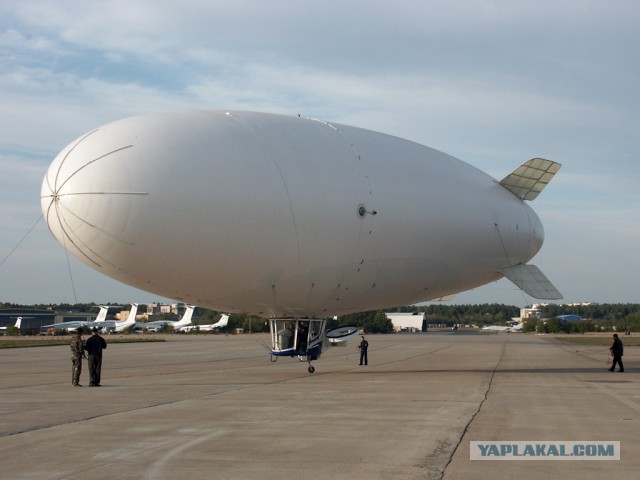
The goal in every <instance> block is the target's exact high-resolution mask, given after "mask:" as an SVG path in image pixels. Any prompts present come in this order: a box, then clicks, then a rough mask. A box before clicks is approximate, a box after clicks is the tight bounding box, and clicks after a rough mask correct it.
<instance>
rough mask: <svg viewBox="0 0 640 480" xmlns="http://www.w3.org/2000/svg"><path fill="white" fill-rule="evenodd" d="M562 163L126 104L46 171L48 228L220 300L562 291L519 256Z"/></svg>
mask: <svg viewBox="0 0 640 480" xmlns="http://www.w3.org/2000/svg"><path fill="white" fill-rule="evenodd" d="M559 168H560V164H559V163H556V162H553V161H550V160H546V159H541V158H534V159H531V160H529V161H527V162H525V163H524V164H522V165H521V166H519V167H518V168H516V169H515V170H514V171H513V172H512V173H511V174H509V175H507V176H506V177H505V178H504V179H503V180H501V181H498V180H496V179H494V178H493V177H491V176H490V175H488V174H486V173H484V172H482V171H481V170H479V169H477V168H475V167H473V166H471V165H469V164H467V163H465V162H463V161H461V160H459V159H457V158H454V157H452V156H450V155H447V154H445V153H442V152H440V151H437V150H435V149H432V148H429V147H426V146H424V145H420V144H418V143H415V142H412V141H409V140H404V139H401V138H398V137H394V136H391V135H386V134H383V133H378V132H374V131H371V130H366V129H362V128H357V127H353V126H348V125H342V124H338V123H332V122H328V121H321V120H317V119H313V118H305V117H300V116H285V115H278V114H271V113H260V112H248V111H224V110H214V111H210V110H183V111H173V112H159V113H150V114H145V115H139V116H134V117H130V118H125V119H122V120H118V121H115V122H112V123H109V124H106V125H104V126H101V127H99V128H96V129H94V130H92V131H90V132H88V133H86V134H85V135H82V136H81V137H79V138H78V139H76V140H74V141H73V142H71V143H70V144H69V145H68V146H67V147H66V148H64V149H63V150H62V151H61V152H60V154H59V155H58V156H57V157H56V158H55V159H54V160H53V162H52V163H51V165H50V167H49V168H48V171H47V173H46V175H45V178H44V181H43V184H42V191H41V205H42V211H43V214H44V217H45V219H46V222H47V224H48V226H49V229H50V230H51V232H52V233H53V235H54V236H55V238H56V239H57V240H58V241H59V242H60V243H61V244H62V245H63V246H64V247H65V248H66V249H67V250H68V251H69V252H70V253H72V254H73V255H75V256H76V257H77V258H78V259H80V260H81V261H82V262H84V263H85V264H87V265H89V266H90V267H92V268H94V269H96V270H98V271H100V272H102V273H103V274H105V275H108V276H110V277H112V278H114V279H116V280H118V281H120V282H123V283H126V284H129V285H132V286H134V287H137V288H139V289H142V290H146V291H149V292H152V293H155V294H158V295H162V296H165V297H169V298H174V299H176V300H179V301H182V302H185V303H188V304H197V305H201V306H203V307H208V308H212V309H215V310H217V311H223V312H227V313H246V314H250V315H255V316H260V317H265V318H271V319H275V318H277V319H286V318H294V319H314V318H329V317H332V316H334V315H344V314H348V313H354V312H360V311H368V310H376V309H384V308H389V307H395V306H400V305H409V304H415V303H419V302H423V301H428V300H434V299H442V298H446V297H449V296H451V295H455V294H456V293H458V292H462V291H465V290H469V289H472V288H475V287H478V286H481V285H484V284H486V283H489V282H492V281H495V280H498V279H500V278H502V277H507V278H508V279H510V280H511V281H512V282H513V283H515V284H516V285H517V286H518V287H519V288H521V289H522V290H524V291H525V292H526V293H527V294H529V295H531V296H532V297H535V298H541V299H558V298H561V297H562V296H561V295H560V293H559V292H558V290H557V289H556V288H555V287H554V286H553V284H551V282H550V281H549V280H548V279H547V278H546V276H545V275H544V274H543V273H542V272H541V271H540V270H539V269H538V268H537V267H536V266H535V265H532V264H530V263H528V262H529V261H530V260H531V259H532V258H533V257H534V256H535V255H536V253H537V252H538V251H539V250H540V248H541V246H542V243H543V240H544V229H543V227H542V223H541V222H540V219H539V218H538V216H537V215H536V214H535V212H534V211H533V210H532V208H531V207H530V206H529V202H530V201H532V200H533V199H535V198H536V197H537V195H538V194H539V193H540V192H541V191H542V189H543V188H544V187H545V186H546V185H547V184H548V183H549V181H550V180H551V178H553V176H554V174H555V173H556V172H557V171H558V170H559Z"/></svg>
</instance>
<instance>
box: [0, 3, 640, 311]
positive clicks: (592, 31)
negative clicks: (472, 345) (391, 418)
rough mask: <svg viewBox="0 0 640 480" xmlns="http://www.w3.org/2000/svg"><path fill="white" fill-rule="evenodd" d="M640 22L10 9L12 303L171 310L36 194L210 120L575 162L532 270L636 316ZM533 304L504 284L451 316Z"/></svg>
mask: <svg viewBox="0 0 640 480" xmlns="http://www.w3.org/2000/svg"><path fill="white" fill-rule="evenodd" d="M638 25H640V3H639V2H637V1H625V0H616V1H609V0H601V1H594V0H574V1H562V0H554V1H551V0H549V1H529V2H527V1H521V2H513V1H509V0H505V1H489V0H479V1H474V0H466V1H462V0H448V1H446V2H445V1H434V0H395V1H393V2H372V1H371V0H363V1H361V0H354V1H349V0H339V1H338V0H335V1H334V0H325V1H322V2H317V1H316V2H310V1H306V0H290V1H284V0H271V1H269V2H265V1H262V0H234V1H233V2H229V1H228V0H223V1H217V0H181V1H180V2H177V1H168V0H136V1H135V2H130V1H121V0H111V1H109V2H86V1H67V0H47V1H41V0H37V1H32V0H17V1H14V0H4V1H3V2H2V3H1V4H0V99H1V101H0V127H1V128H0V302H9V303H19V304H40V303H45V304H48V303H56V304H59V303H87V302H96V303H104V302H114V303H129V302H139V303H149V302H154V301H170V299H165V298H162V297H159V296H157V295H155V294H152V293H147V292H143V291H140V290H137V289H134V288H131V287H128V286H126V285H123V284H121V283H119V282H117V281H115V280H112V279H110V278H108V277H105V276H104V275H102V274H100V273H98V272H95V271H93V270H92V269H90V268H89V267H87V266H85V265H84V264H82V263H81V262H80V261H78V260H76V259H75V258H74V257H71V256H67V254H66V252H65V250H64V248H63V247H62V246H61V245H60V244H58V243H57V242H56V240H55V239H54V238H53V236H52V235H51V234H50V232H49V231H48V228H47V226H46V224H45V223H44V221H43V220H42V219H40V216H41V214H42V212H41V210H40V187H41V183H42V179H43V178H44V174H45V172H46V169H47V167H48V165H49V163H50V162H51V161H52V160H53V159H54V158H55V156H56V155H57V153H58V152H59V151H60V150H62V149H63V148H64V147H65V146H66V145H67V144H68V143H70V142H71V141H72V140H74V139H75V138H77V137H78V136H80V135H81V134H83V133H85V132H87V131H89V130H92V129H94V128H95V127H98V126H100V125H103V124H105V123H108V122H111V121H114V120H118V119H120V118H124V117H127V116H131V115H136V114H140V113H146V112H152V111H164V110H174V109H183V108H198V109H203V108H204V109H242V110H252V111H264V112H273V113H283V114H290V115H297V114H301V115H304V116H310V117H314V118H318V119H322V120H327V121H333V122H337V123H344V124H349V125H354V126H358V127H362V128H367V129H371V130H375V131H379V132H383V133H387V134H391V135H396V136H399V137H402V138H406V139H409V140H412V141H415V142H418V143H421V144H424V145H428V146H430V147H433V148H436V149H438V150H441V151H444V152H446V153H448V154H450V155H453V156H455V157H457V158H460V159H461V160H464V161H465V162H467V163H469V164H471V165H474V166H476V167H478V168H480V169H481V170H484V171H485V172H487V173H488V174H490V175H491V176H493V177H495V178H497V179H501V178H503V177H504V176H505V175H507V174H508V173H510V172H511V171H512V170H513V169H515V168H516V167H517V166H518V165H520V164H521V163H523V162H524V161H526V160H528V159H530V158H534V157H542V158H548V159H550V160H554V161H557V162H559V163H562V165H563V166H562V168H561V170H560V172H559V173H558V174H557V175H556V177H555V178H554V179H553V181H552V182H551V184H550V185H549V186H548V187H547V188H546V189H545V190H544V192H543V193H542V194H541V195H540V196H539V197H538V198H537V199H536V200H535V201H534V202H532V204H531V206H532V207H533V208H534V210H535V211H536V213H537V214H538V216H539V217H540V219H541V221H542V223H543V224H544V227H545V235H546V237H545V243H544V245H543V247H542V250H541V251H540V252H539V253H538V255H537V256H536V257H535V258H534V259H533V260H532V261H531V262H530V263H533V264H535V265H537V266H538V267H539V268H540V269H541V270H542V271H543V272H544V273H545V274H546V276H547V277H548V278H549V279H550V280H551V281H552V283H553V284H554V285H555V286H556V287H557V288H558V290H560V291H561V292H562V293H563V295H564V300H562V301H559V302H555V303H574V302H598V303H640V281H639V280H638V277H639V274H638V272H640V188H639V186H638V185H639V181H640V161H639V160H640V158H638V157H639V153H640V80H639V79H640V54H639V53H638V45H640V28H638ZM537 302H538V301H537V300H536V299H534V298H532V297H529V296H527V295H526V294H524V293H523V292H521V291H520V290H518V289H517V288H516V287H515V286H514V285H512V284H511V283H510V282H509V281H508V280H504V279H503V280H500V281H498V282H493V283H491V284H488V285H486V286H483V287H480V288H477V289H474V290H472V291H469V292H464V293H461V294H459V295H458V296H457V297H456V298H454V300H453V301H452V302H449V304H451V303H453V304H456V303H505V304H511V305H517V306H520V307H524V306H525V305H530V304H532V303H537Z"/></svg>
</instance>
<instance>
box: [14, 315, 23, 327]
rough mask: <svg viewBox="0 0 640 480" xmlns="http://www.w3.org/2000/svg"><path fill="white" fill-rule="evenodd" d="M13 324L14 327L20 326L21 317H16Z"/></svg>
mask: <svg viewBox="0 0 640 480" xmlns="http://www.w3.org/2000/svg"><path fill="white" fill-rule="evenodd" d="M14 326H15V327H16V328H20V327H21V326H22V317H18V318H16V324H15V325H14Z"/></svg>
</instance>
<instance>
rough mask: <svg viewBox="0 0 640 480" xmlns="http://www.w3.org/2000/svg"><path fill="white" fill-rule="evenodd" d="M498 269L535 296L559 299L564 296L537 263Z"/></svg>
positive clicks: (519, 286) (544, 298)
mask: <svg viewBox="0 0 640 480" xmlns="http://www.w3.org/2000/svg"><path fill="white" fill-rule="evenodd" d="M498 271H499V272H500V273H501V274H503V275H504V276H505V277H507V278H508V279H509V280H511V281H512V282H513V283H514V284H515V285H516V286H517V287H518V288H520V289H521V290H523V291H524V292H525V293H527V294H528V295H531V296H532V297H534V298H539V299H543V300H559V299H561V298H562V294H561V293H560V292H559V291H558V290H557V289H556V287H554V286H553V284H552V283H551V282H550V281H549V279H548V278H547V277H545V275H544V273H542V272H541V271H540V269H539V268H538V267H536V266H535V265H526V264H523V263H521V264H520V265H515V266H513V267H507V268H503V269H502V270H498Z"/></svg>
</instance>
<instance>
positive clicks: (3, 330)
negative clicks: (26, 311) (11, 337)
mask: <svg viewBox="0 0 640 480" xmlns="http://www.w3.org/2000/svg"><path fill="white" fill-rule="evenodd" d="M23 318H32V317H16V323H15V324H14V325H13V326H14V327H16V328H17V329H18V331H19V330H20V327H21V326H22V319H23ZM8 329H9V326H4V327H0V335H6V334H7V330H8Z"/></svg>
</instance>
